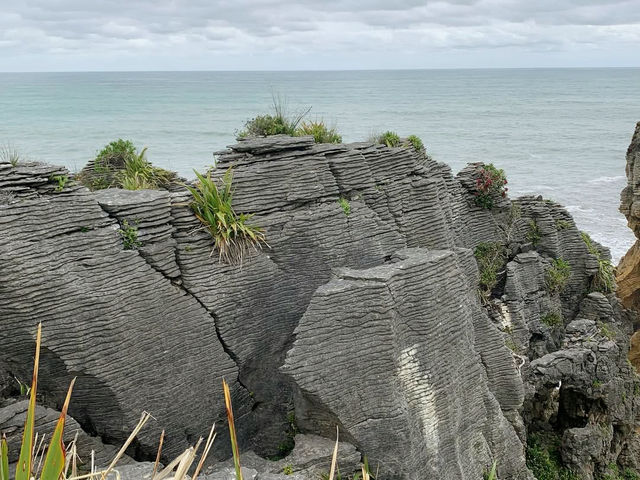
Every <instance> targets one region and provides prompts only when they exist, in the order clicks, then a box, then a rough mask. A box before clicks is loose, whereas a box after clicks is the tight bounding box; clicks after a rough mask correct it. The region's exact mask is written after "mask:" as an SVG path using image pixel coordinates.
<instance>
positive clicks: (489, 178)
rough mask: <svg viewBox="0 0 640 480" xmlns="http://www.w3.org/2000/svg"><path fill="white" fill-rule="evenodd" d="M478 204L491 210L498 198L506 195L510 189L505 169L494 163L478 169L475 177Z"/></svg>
mask: <svg viewBox="0 0 640 480" xmlns="http://www.w3.org/2000/svg"><path fill="white" fill-rule="evenodd" d="M475 182H476V184H475V192H474V195H475V200H476V205H478V206H479V207H482V208H484V209H486V210H491V209H492V208H493V207H494V205H495V202H496V200H497V199H499V198H502V197H505V196H506V195H507V191H508V190H509V189H508V188H507V187H505V185H506V184H507V177H506V175H505V173H504V170H502V169H501V168H500V169H498V168H496V167H495V166H494V165H493V164H492V163H489V164H488V165H484V166H482V167H481V168H479V169H478V172H477V173H476V177H475Z"/></svg>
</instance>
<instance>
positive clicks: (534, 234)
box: [527, 220, 542, 247]
mask: <svg viewBox="0 0 640 480" xmlns="http://www.w3.org/2000/svg"><path fill="white" fill-rule="evenodd" d="M527 240H529V241H530V242H531V245H533V246H534V247H537V246H538V244H539V243H540V240H542V234H541V233H540V227H539V226H538V222H536V221H535V220H531V221H530V222H529V231H528V232H527Z"/></svg>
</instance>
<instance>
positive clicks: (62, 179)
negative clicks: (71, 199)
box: [51, 175, 69, 192]
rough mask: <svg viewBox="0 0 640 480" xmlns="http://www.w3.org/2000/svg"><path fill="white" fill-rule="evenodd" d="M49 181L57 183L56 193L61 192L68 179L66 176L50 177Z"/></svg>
mask: <svg viewBox="0 0 640 480" xmlns="http://www.w3.org/2000/svg"><path fill="white" fill-rule="evenodd" d="M51 180H53V181H55V182H57V183H58V185H56V188H55V190H56V192H61V191H62V190H64V187H65V186H66V185H67V182H68V181H69V177H68V176H67V175H54V176H53V177H51Z"/></svg>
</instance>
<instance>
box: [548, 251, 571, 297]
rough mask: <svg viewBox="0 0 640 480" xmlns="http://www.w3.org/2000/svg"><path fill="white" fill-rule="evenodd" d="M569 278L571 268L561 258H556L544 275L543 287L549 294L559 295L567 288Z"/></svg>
mask: <svg viewBox="0 0 640 480" xmlns="http://www.w3.org/2000/svg"><path fill="white" fill-rule="evenodd" d="M570 276H571V266H570V265H569V263H568V262H566V261H564V260H563V259H562V258H556V259H555V260H554V261H553V262H551V266H550V267H549V268H548V269H547V271H546V274H545V286H546V287H547V292H549V293H550V294H555V293H560V292H562V291H563V290H564V289H565V287H566V286H567V282H568V281H569V277H570Z"/></svg>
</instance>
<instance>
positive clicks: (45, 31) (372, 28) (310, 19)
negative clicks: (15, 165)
mask: <svg viewBox="0 0 640 480" xmlns="http://www.w3.org/2000/svg"><path fill="white" fill-rule="evenodd" d="M0 13H1V15H0V58H3V59H4V62H2V65H0V69H3V70H38V69H47V67H48V68H49V69H51V68H53V69H57V68H56V65H57V66H58V68H59V69H77V70H84V69H98V70H99V69H103V68H104V69H113V68H114V67H115V68H120V67H121V68H120V69H132V68H133V69H136V68H138V66H140V68H142V69H144V68H159V69H173V68H178V69H182V68H187V69H188V68H202V67H206V68H207V69H216V68H239V69H251V68H264V67H265V64H266V66H267V67H269V65H272V66H273V67H274V68H276V69H277V68H283V69H296V68H313V67H314V66H315V67H317V68H348V67H349V66H351V67H352V68H385V67H387V68H393V67H406V66H412V65H413V66H414V67H416V68H421V67H424V68H428V67H433V66H436V67H437V66H482V65H477V63H478V62H484V64H486V66H494V65H500V66H523V65H521V64H522V63H523V62H526V61H527V60H526V59H529V60H530V61H537V62H540V59H541V58H544V55H547V58H548V59H549V60H550V61H551V60H553V61H557V62H561V61H562V59H563V58H564V59H565V60H566V62H567V63H568V64H572V63H571V62H572V61H575V60H576V59H579V60H580V61H581V62H584V63H587V64H588V63H589V62H591V63H593V64H594V66H597V64H598V62H599V61H600V60H601V59H609V60H611V59H616V61H618V62H619V63H622V64H633V62H636V63H637V62H638V60H637V58H640V55H636V56H635V57H634V56H633V53H637V52H635V50H636V48H637V47H635V45H638V44H639V42H640V9H638V8H637V1H636V0H611V1H605V0H536V1H530V0H440V1H430V0H428V1H424V0H423V1H418V0H395V1H393V2H389V1H388V0H386V1H382V0H370V1H359V0H325V1H323V2H318V1H317V0H298V1H286V0H237V1H223V0H213V1H211V0H210V1H207V0H191V1H187V0H140V1H131V0H105V1H89V2H88V1H86V0H27V1H25V2H15V1H12V0H0ZM504 49H506V50H508V52H506V53H505V52H504V51H502V50H504ZM465 52H466V53H465ZM478 52H481V53H480V54H479V53H478ZM517 52H519V54H518V53H517ZM612 52H615V54H614V55H612ZM376 53H378V54H379V58H376ZM563 55H564V56H563ZM314 58H315V59H316V61H317V63H316V64H314V63H313V59H314ZM509 58H513V59H519V61H518V62H515V64H514V65H510V64H509V62H510V61H511V60H509ZM447 59H453V60H455V59H457V60H456V61H458V62H461V63H462V64H460V65H447V61H448V60H447ZM501 59H502V60H501ZM38 65H40V67H39V66H38Z"/></svg>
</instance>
